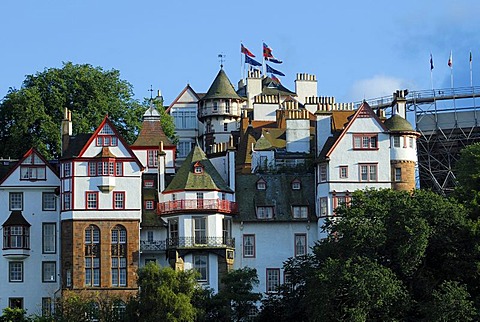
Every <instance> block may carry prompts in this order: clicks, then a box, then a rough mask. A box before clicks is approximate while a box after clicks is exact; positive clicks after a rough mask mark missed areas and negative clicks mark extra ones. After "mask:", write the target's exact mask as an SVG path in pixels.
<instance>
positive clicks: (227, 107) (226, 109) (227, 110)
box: [225, 101, 230, 131]
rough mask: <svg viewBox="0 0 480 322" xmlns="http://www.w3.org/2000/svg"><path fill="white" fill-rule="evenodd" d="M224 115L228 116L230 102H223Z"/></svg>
mask: <svg viewBox="0 0 480 322" xmlns="http://www.w3.org/2000/svg"><path fill="white" fill-rule="evenodd" d="M225 113H227V114H230V101H225ZM225 131H226V130H225Z"/></svg>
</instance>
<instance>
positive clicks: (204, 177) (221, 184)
mask: <svg viewBox="0 0 480 322" xmlns="http://www.w3.org/2000/svg"><path fill="white" fill-rule="evenodd" d="M196 164H201V165H202V166H203V171H202V173H194V166H195V165H196ZM183 190H215V191H225V192H230V193H233V191H232V189H230V187H229V186H228V185H227V184H226V183H225V181H224V180H223V179H222V177H221V176H220V174H219V173H218V171H217V170H216V169H215V167H214V166H213V164H212V163H211V162H210V160H209V159H208V158H207V156H206V154H205V153H204V152H203V151H202V149H201V148H200V147H199V146H198V145H196V146H195V147H194V148H193V149H192V151H190V153H189V154H188V156H187V158H186V159H185V161H183V164H182V166H181V167H180V169H178V172H177V174H176V175H175V177H174V178H173V180H172V182H170V184H169V185H168V186H167V188H166V189H165V190H164V191H163V192H174V191H183Z"/></svg>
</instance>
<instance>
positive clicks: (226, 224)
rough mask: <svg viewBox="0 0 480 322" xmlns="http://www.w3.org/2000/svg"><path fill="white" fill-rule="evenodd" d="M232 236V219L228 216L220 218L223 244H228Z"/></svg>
mask: <svg viewBox="0 0 480 322" xmlns="http://www.w3.org/2000/svg"><path fill="white" fill-rule="evenodd" d="M231 236H232V220H231V219H230V218H223V220H222V237H223V244H224V245H229V244H230V238H231Z"/></svg>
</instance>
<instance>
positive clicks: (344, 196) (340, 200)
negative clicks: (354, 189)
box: [333, 192, 351, 209]
mask: <svg viewBox="0 0 480 322" xmlns="http://www.w3.org/2000/svg"><path fill="white" fill-rule="evenodd" d="M350 201H351V197H350V194H349V193H348V192H346V193H340V194H334V195H333V209H336V208H337V207H339V206H342V205H346V206H348V205H349V204H350Z"/></svg>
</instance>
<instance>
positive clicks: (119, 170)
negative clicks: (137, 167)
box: [115, 162, 123, 177]
mask: <svg viewBox="0 0 480 322" xmlns="http://www.w3.org/2000/svg"><path fill="white" fill-rule="evenodd" d="M115 176H117V177H122V176H123V162H115Z"/></svg>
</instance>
